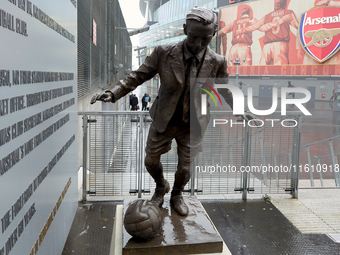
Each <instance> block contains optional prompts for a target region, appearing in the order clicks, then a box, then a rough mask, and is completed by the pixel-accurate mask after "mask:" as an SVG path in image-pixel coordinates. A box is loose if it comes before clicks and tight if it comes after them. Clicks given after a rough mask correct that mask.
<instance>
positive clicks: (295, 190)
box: [291, 116, 302, 198]
mask: <svg viewBox="0 0 340 255" xmlns="http://www.w3.org/2000/svg"><path fill="white" fill-rule="evenodd" d="M297 122H298V125H297V127H296V128H295V129H294V142H293V150H292V154H293V157H294V161H293V163H294V167H293V169H294V172H293V174H292V181H291V189H292V197H293V198H298V195H299V171H300V169H299V164H300V146H301V125H302V119H301V116H297Z"/></svg>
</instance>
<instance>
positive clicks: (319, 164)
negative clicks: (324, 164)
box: [314, 156, 323, 187]
mask: <svg viewBox="0 0 340 255" xmlns="http://www.w3.org/2000/svg"><path fill="white" fill-rule="evenodd" d="M314 158H315V159H316V160H317V161H318V164H317V165H318V166H321V162H320V159H319V158H317V157H316V156H314ZM317 169H318V168H317ZM320 182H321V187H323V179H322V171H321V169H320Z"/></svg>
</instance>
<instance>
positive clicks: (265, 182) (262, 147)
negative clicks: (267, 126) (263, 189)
mask: <svg viewBox="0 0 340 255" xmlns="http://www.w3.org/2000/svg"><path fill="white" fill-rule="evenodd" d="M260 149H261V163H262V165H263V166H265V165H266V159H265V155H264V143H263V134H262V132H261V134H260ZM263 184H264V185H265V186H267V185H268V181H267V172H264V173H263Z"/></svg>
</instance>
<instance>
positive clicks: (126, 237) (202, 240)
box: [110, 196, 231, 255]
mask: <svg viewBox="0 0 340 255" xmlns="http://www.w3.org/2000/svg"><path fill="white" fill-rule="evenodd" d="M135 200H136V199H126V200H124V208H123V206H121V205H120V206H117V208H116V218H115V226H114V233H113V235H112V243H111V251H110V255H113V254H115V255H120V254H123V255H137V254H138V255H144V254H145V255H146V254H152V255H155V254H157V255H158V254H159V255H163V254H171V255H174V254H176V255H179V254H210V255H213V254H220V255H221V254H231V253H230V252H229V250H228V248H227V246H226V245H225V244H224V242H223V240H222V238H221V237H220V235H219V233H218V232H217V230H216V228H215V226H214V225H213V223H212V221H211V220H210V218H209V216H208V215H207V213H206V212H205V210H204V208H203V207H202V205H201V203H200V202H199V201H198V200H197V198H196V197H195V196H184V200H185V203H186V204H187V206H188V207H189V215H188V216H179V215H178V214H177V213H176V212H175V211H174V210H173V209H172V208H171V206H170V201H169V200H170V199H169V197H166V198H165V199H164V204H163V208H161V212H162V217H163V222H162V229H161V230H160V231H159V233H158V235H157V236H156V237H154V238H153V239H151V240H149V241H147V242H136V241H135V240H134V239H133V238H132V237H131V235H130V234H129V233H127V232H126V230H125V228H124V227H123V218H124V217H123V215H124V213H125V211H126V209H127V207H128V205H129V203H131V202H133V201H135Z"/></svg>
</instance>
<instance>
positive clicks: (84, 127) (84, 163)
mask: <svg viewBox="0 0 340 255" xmlns="http://www.w3.org/2000/svg"><path fill="white" fill-rule="evenodd" d="M87 120H88V118H87V116H85V115H84V116H83V194H82V195H83V196H82V197H83V199H82V202H83V203H86V194H87V191H86V188H87Z"/></svg>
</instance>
